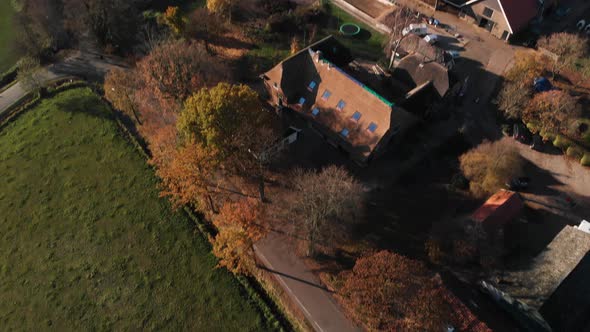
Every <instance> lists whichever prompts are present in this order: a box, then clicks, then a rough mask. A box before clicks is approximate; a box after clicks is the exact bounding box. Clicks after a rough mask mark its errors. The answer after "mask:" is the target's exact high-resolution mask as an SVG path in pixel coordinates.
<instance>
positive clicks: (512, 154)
mask: <svg viewBox="0 0 590 332" xmlns="http://www.w3.org/2000/svg"><path fill="white" fill-rule="evenodd" d="M459 161H460V163H461V171H463V174H464V175H465V177H466V178H467V179H469V189H470V190H471V192H472V193H473V194H474V195H475V196H477V197H481V198H485V197H486V196H489V195H491V194H494V193H495V192H496V191H498V190H499V189H501V188H503V187H504V185H505V183H506V182H507V181H510V179H512V178H513V177H515V176H518V175H521V174H522V169H523V167H524V159H522V157H521V156H520V154H519V153H518V151H517V150H516V148H514V147H512V146H510V145H508V144H507V143H506V142H504V141H497V142H494V143H490V142H484V143H482V144H480V145H478V146H477V147H475V148H473V149H472V150H470V151H467V152H466V153H464V154H463V155H462V156H461V157H460V158H459Z"/></svg>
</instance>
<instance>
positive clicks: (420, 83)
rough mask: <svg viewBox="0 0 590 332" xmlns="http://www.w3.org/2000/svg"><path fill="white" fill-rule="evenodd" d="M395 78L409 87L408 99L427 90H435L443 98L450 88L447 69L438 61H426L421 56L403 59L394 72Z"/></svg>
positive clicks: (409, 56)
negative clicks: (420, 91) (421, 90)
mask: <svg viewBox="0 0 590 332" xmlns="http://www.w3.org/2000/svg"><path fill="white" fill-rule="evenodd" d="M393 77H394V78H395V79H397V80H399V81H401V82H403V83H405V84H407V86H408V87H409V90H408V91H407V95H406V99H408V98H410V97H411V95H413V94H415V93H416V92H418V91H419V90H420V89H425V88H433V91H434V92H436V94H437V96H438V97H439V98H443V97H444V96H445V95H446V94H447V92H448V91H449V87H450V83H449V82H450V81H449V71H448V70H447V68H446V67H445V66H443V65H441V64H440V63H438V62H436V61H429V60H425V58H424V56H422V55H419V54H411V55H408V56H405V57H404V58H403V59H401V60H400V61H399V62H398V63H397V65H396V67H395V69H394V71H393Z"/></svg>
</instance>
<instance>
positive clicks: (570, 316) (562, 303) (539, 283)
mask: <svg viewBox="0 0 590 332" xmlns="http://www.w3.org/2000/svg"><path fill="white" fill-rule="evenodd" d="M589 251H590V234H588V233H586V232H583V231H581V230H579V229H577V228H576V227H572V226H569V225H568V226H565V227H564V228H563V229H562V230H561V232H559V234H557V236H555V238H554V239H553V241H551V243H550V244H549V245H548V246H547V248H546V249H545V250H543V252H541V253H540V254H539V255H538V256H537V257H535V259H534V260H533V262H532V263H531V264H530V265H529V266H527V268H525V269H519V270H517V271H512V272H507V273H505V274H504V276H503V278H502V280H503V281H502V284H501V286H502V288H503V290H504V291H506V292H507V293H508V294H510V295H511V296H512V297H513V298H515V299H518V300H520V301H523V302H525V303H526V304H527V305H529V306H531V307H532V308H535V309H537V310H539V311H540V313H541V314H542V315H543V317H544V318H545V319H546V320H547V322H548V323H549V325H551V327H553V329H554V331H588V328H589V327H590V326H589V325H588V323H589V320H588V318H590V283H588V280H590V271H589V267H590V257H588V256H589V254H588V252H589ZM582 326H584V327H585V328H567V327H582Z"/></svg>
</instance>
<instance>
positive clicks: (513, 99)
mask: <svg viewBox="0 0 590 332" xmlns="http://www.w3.org/2000/svg"><path fill="white" fill-rule="evenodd" d="M514 58H515V63H514V65H513V66H512V67H511V68H510V69H509V70H508V71H507V72H506V76H505V78H506V81H505V82H504V84H503V86H502V89H501V90H500V93H499V95H498V108H499V109H500V110H502V111H503V112H504V113H505V114H506V115H507V116H508V117H510V118H513V119H519V118H521V117H522V110H523V109H524V108H525V107H526V106H527V105H528V103H529V101H530V100H531V98H532V96H533V88H532V85H533V81H534V79H535V78H536V77H539V76H542V74H543V72H544V71H545V62H546V61H547V59H546V58H545V57H543V56H540V55H538V54H535V53H530V52H517V53H516V55H515V57H514Z"/></svg>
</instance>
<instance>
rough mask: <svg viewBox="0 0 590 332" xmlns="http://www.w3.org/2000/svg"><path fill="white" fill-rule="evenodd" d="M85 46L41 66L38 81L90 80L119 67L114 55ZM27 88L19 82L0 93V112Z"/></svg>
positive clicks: (120, 64) (17, 98)
mask: <svg viewBox="0 0 590 332" xmlns="http://www.w3.org/2000/svg"><path fill="white" fill-rule="evenodd" d="M84 46H85V51H76V52H74V53H73V54H71V55H70V56H68V57H67V58H66V59H64V60H63V61H61V62H58V63H56V64H52V65H50V66H47V67H45V68H42V69H41V70H40V71H39V72H38V73H37V74H36V75H37V78H38V80H39V81H41V82H47V81H49V80H53V79H56V78H60V77H67V76H71V75H74V76H80V77H82V78H86V79H90V80H101V79H102V78H103V77H104V75H105V74H106V73H107V72H108V71H109V70H110V69H111V68H114V67H121V66H122V63H123V62H122V61H121V60H120V59H118V58H115V57H104V56H102V55H101V54H100V53H99V52H96V51H94V50H93V49H94V48H93V47H91V46H86V45H84ZM28 91H29V89H28V88H27V87H25V86H23V85H22V84H21V83H20V82H19V83H16V84H14V85H13V86H11V87H10V88H8V89H7V90H6V91H4V92H2V93H0V114H1V113H3V112H4V111H6V109H7V108H8V107H9V106H10V105H12V104H14V103H15V102H17V101H18V100H19V99H20V98H22V97H23V96H25V95H26V93H27V92H28Z"/></svg>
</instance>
